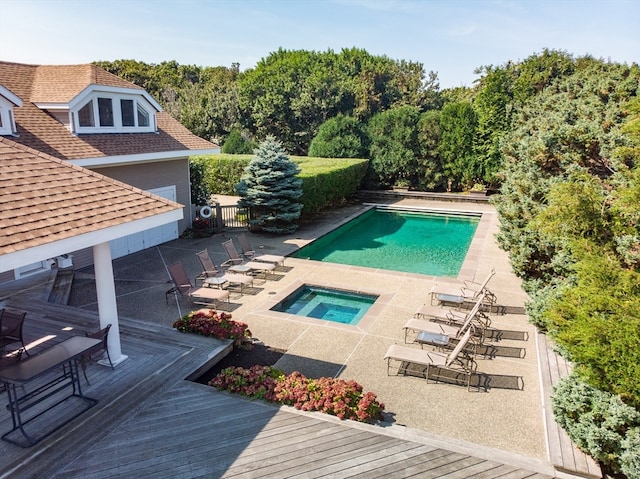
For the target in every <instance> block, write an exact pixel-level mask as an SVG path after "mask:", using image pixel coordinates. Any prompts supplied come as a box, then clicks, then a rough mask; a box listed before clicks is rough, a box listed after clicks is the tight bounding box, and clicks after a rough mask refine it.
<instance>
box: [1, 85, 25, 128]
mask: <svg viewBox="0 0 640 479" xmlns="http://www.w3.org/2000/svg"><path fill="white" fill-rule="evenodd" d="M14 106H22V100H21V99H20V98H19V97H18V96H16V95H14V94H13V93H11V91H9V90H7V89H6V88H5V87H3V86H2V85H0V135H3V136H4V135H15V134H16V133H17V130H16V122H15V120H14V118H13V107H14Z"/></svg>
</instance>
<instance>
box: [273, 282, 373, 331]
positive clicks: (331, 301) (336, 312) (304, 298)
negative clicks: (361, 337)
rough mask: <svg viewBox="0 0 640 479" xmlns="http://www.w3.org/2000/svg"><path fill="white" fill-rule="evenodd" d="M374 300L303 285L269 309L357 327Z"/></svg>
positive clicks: (355, 294)
mask: <svg viewBox="0 0 640 479" xmlns="http://www.w3.org/2000/svg"><path fill="white" fill-rule="evenodd" d="M377 298H378V297H377V296H374V295H369V294H361V293H353V292H351V291H344V290H339V289H328V288H321V287H318V286H309V285H305V286H302V287H300V288H298V289H297V290H296V291H294V292H293V293H291V294H290V295H289V296H287V297H286V298H285V299H284V301H282V302H281V303H279V304H278V305H276V306H275V307H273V308H271V309H272V310H273V311H280V312H282V313H290V314H297V315H299V316H306V317H307V318H316V319H324V320H325V321H333V322H336V323H343V324H352V325H353V324H358V321H360V319H361V318H362V317H363V316H364V315H365V313H366V312H367V310H368V309H369V307H371V305H372V304H373V303H374V302H375V301H376V299H377Z"/></svg>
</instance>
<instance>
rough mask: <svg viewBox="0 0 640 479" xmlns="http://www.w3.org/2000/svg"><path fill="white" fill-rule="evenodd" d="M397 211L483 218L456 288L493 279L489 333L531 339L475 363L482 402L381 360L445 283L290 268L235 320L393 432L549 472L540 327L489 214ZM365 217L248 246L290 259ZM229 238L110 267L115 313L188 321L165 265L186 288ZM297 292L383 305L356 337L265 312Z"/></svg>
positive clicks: (474, 207)
mask: <svg viewBox="0 0 640 479" xmlns="http://www.w3.org/2000/svg"><path fill="white" fill-rule="evenodd" d="M381 203H382V202H381ZM385 203H388V202H385ZM393 204H394V205H398V206H406V207H417V208H429V209H434V210H442V211H446V210H458V211H459V210H463V211H474V212H479V213H482V219H481V222H480V224H479V226H478V229H477V231H476V234H475V236H474V239H473V241H472V244H471V247H470V250H469V253H468V254H467V258H466V260H465V263H464V264H463V267H462V269H461V271H460V275H459V279H468V280H476V281H482V280H483V279H484V278H485V277H486V276H487V274H489V272H490V270H491V269H492V268H495V270H496V274H495V276H494V277H493V278H492V280H491V282H490V287H491V290H492V291H493V292H494V293H495V294H496V295H497V298H498V303H499V304H501V305H503V306H506V307H507V311H508V313H507V314H504V315H496V314H492V315H491V318H492V327H494V328H498V329H503V330H509V331H518V332H523V333H526V334H524V335H523V336H526V337H527V339H526V340H513V339H504V340H502V341H500V342H499V343H495V345H498V346H500V347H502V348H504V349H505V350H518V351H521V352H522V354H524V357H503V356H498V357H496V358H494V359H483V358H482V357H479V358H478V371H479V372H482V373H486V374H488V375H490V377H491V378H492V381H493V383H494V385H495V387H490V388H489V389H488V392H485V391H484V390H480V391H474V390H472V391H471V392H469V391H467V389H466V388H465V387H461V386H455V385H448V384H442V383H438V384H436V383H433V382H429V383H427V382H426V381H425V380H424V379H419V378H414V377H403V376H393V375H392V376H388V375H387V364H386V361H385V360H384V359H383V358H384V355H385V352H386V351H387V349H388V347H389V346H390V345H392V344H404V331H403V325H404V323H405V322H406V321H407V319H409V318H410V317H411V316H412V315H413V313H414V312H415V311H416V310H417V309H418V308H419V307H420V306H421V305H423V304H424V303H426V302H428V301H429V298H428V291H429V290H430V289H431V288H432V287H433V286H434V285H436V284H444V283H451V282H452V281H453V280H451V279H446V278H438V277H431V276H425V275H417V274H410V273H398V272H392V271H383V270H375V269H369V268H361V267H353V266H344V265H336V264H328V263H322V262H317V261H308V260H302V259H295V258H287V259H286V262H285V264H286V266H287V267H289V268H290V271H288V272H286V273H282V274H280V275H279V277H278V280H276V281H267V282H265V283H264V284H261V285H260V286H259V289H260V291H259V292H258V293H257V294H255V295H252V294H247V295H244V296H242V297H240V298H236V299H233V302H234V303H235V305H234V308H235V309H233V311H232V314H233V318H234V319H237V320H240V321H243V322H246V323H247V324H248V325H249V327H250V329H251V331H252V333H253V336H254V337H255V338H257V339H258V340H260V341H262V342H263V343H265V344H266V345H268V346H271V347H274V348H278V349H284V350H286V351H287V353H286V354H285V355H284V356H283V357H282V358H281V359H280V360H279V361H278V363H276V365H275V366H276V367H278V368H281V369H283V370H285V371H287V372H290V371H294V370H299V371H301V372H302V373H303V374H305V375H307V376H310V377H316V376H338V377H341V378H344V379H354V380H356V381H357V382H359V383H360V384H362V385H363V387H364V388H365V390H370V391H373V392H374V393H375V394H377V396H378V399H379V400H380V401H381V402H384V404H385V406H386V412H387V417H388V419H389V421H390V423H391V424H393V425H395V426H406V427H407V428H412V429H417V430H420V431H425V432H427V433H431V434H435V435H440V436H443V437H448V438H453V439H455V440H460V441H465V442H468V443H470V444H478V445H482V446H487V447H489V448H496V449H501V450H504V451H509V452H512V453H516V454H520V455H523V456H527V457H531V458H535V459H539V460H542V461H546V460H547V456H548V454H547V447H546V439H545V438H546V434H545V426H544V420H543V405H542V393H541V388H540V380H539V375H538V361H537V354H536V345H535V328H534V327H533V326H532V325H530V324H529V323H528V321H527V317H526V315H524V314H523V306H524V303H525V301H526V300H527V296H526V294H525V293H524V292H523V291H522V289H521V287H520V280H519V279H518V278H517V277H516V276H515V275H514V274H513V273H512V272H511V266H510V264H509V259H508V255H507V253H505V252H504V251H502V250H501V249H500V248H499V247H498V245H497V243H496V241H495V234H496V233H497V232H498V215H497V213H496V212H495V209H494V208H493V207H492V206H490V205H487V204H478V203H469V204H466V203H465V204H460V203H449V202H439V201H426V200H400V201H394V202H393ZM365 208H366V206H364V205H362V204H358V205H350V206H347V207H344V208H341V209H339V210H338V211H337V212H331V213H330V214H327V215H325V216H323V217H322V218H319V219H317V220H315V221H313V222H311V223H309V224H303V225H301V227H300V228H299V230H298V231H296V232H295V233H294V234H292V235H288V236H286V235H285V236H267V235H252V234H250V235H249V239H250V241H251V243H252V244H253V246H254V247H255V248H257V249H259V250H261V251H264V252H265V253H271V254H283V255H287V254H290V253H292V252H293V251H295V250H296V249H298V248H299V247H300V246H302V245H304V244H306V243H308V242H309V241H312V240H313V239H315V238H317V237H319V236H321V235H322V234H324V233H326V232H327V231H329V230H331V229H333V228H335V226H336V224H339V223H342V222H344V221H347V220H348V219H349V218H351V217H352V216H353V215H357V214H359V213H360V212H361V211H362V210H363V209H365ZM235 234H236V233H234V232H233V231H228V232H226V233H224V234H221V235H215V236H212V237H210V238H200V239H190V240H189V239H179V240H176V241H172V242H170V243H166V244H163V245H161V246H159V247H156V248H151V249H149V250H145V251H142V252H139V253H135V254H134V255H130V256H129V257H127V258H121V259H118V260H115V261H114V275H115V279H116V283H117V284H116V286H117V294H118V311H119V314H120V315H121V316H124V317H129V318H134V319H139V320H143V321H150V322H155V323H158V322H160V323H162V324H166V325H171V324H172V322H173V321H174V320H175V319H177V318H178V317H180V316H181V315H183V314H186V313H187V312H188V311H189V307H188V304H187V301H186V300H185V299H176V298H171V297H170V298H169V304H166V303H165V300H164V296H165V295H164V293H165V291H166V290H167V289H168V287H169V286H168V283H167V281H168V280H169V276H168V274H167V271H166V266H167V265H169V264H171V263H173V262H174V261H177V260H181V261H182V262H183V264H184V265H185V268H186V269H187V271H188V273H189V275H190V277H192V278H193V277H195V276H196V275H197V274H198V273H199V272H200V267H199V264H198V262H197V258H196V256H195V253H196V252H198V251H200V250H202V249H204V248H207V249H208V250H209V252H210V254H211V256H212V258H213V260H214V262H215V263H216V264H220V263H221V262H222V261H224V260H226V259H227V257H226V254H225V253H224V251H223V249H222V247H221V243H222V241H225V240H226V239H228V238H230V237H234V236H235ZM83 275H84V276H85V277H86V282H85V283H90V282H91V274H90V271H89V272H83V271H79V272H77V275H76V283H77V284H78V287H77V288H76V287H75V286H74V292H73V295H72V304H74V305H75V306H80V307H83V308H86V309H90V310H95V309H97V306H96V304H95V301H94V300H93V299H92V295H91V292H90V291H87V290H86V289H84V288H83V287H82V285H83ZM300 283H311V284H320V285H324V284H326V285H330V286H334V287H338V288H345V289H362V290H364V291H372V292H377V293H379V294H381V295H382V298H381V300H379V301H378V302H377V303H376V305H374V307H373V308H372V309H373V310H374V313H375V315H374V316H373V317H372V319H370V320H369V321H365V322H364V323H363V324H361V325H358V326H356V327H354V326H346V325H340V324H336V323H330V324H329V323H328V322H323V321H317V320H312V319H308V318H303V317H299V316H292V315H286V314H282V313H276V312H273V311H270V310H269V308H270V305H271V304H272V303H273V301H274V298H277V297H279V296H280V295H282V294H283V293H284V292H286V291H288V290H290V289H291V287H292V285H294V284H300ZM89 290H90V288H89ZM409 346H410V347H419V346H417V345H409ZM125 354H126V351H125ZM500 385H502V387H500ZM520 385H523V386H522V387H521V386H520ZM510 387H516V388H517V389H509V388H510Z"/></svg>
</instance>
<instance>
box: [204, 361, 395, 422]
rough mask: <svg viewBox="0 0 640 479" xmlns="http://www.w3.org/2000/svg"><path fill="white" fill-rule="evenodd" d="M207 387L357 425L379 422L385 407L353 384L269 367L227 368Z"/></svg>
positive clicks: (369, 393) (372, 394) (370, 394)
mask: <svg viewBox="0 0 640 479" xmlns="http://www.w3.org/2000/svg"><path fill="white" fill-rule="evenodd" d="M209 385H210V386H215V387H217V388H219V389H225V390H227V391H230V392H233V393H237V394H242V395H244V396H247V397H250V398H256V399H265V400H267V401H271V402H276V403H280V404H286V405H289V406H293V407H295V408H296V409H300V410H303V411H319V412H323V413H326V414H331V415H333V416H337V417H339V418H340V419H352V420H354V421H360V422H373V421H375V420H379V419H382V411H384V404H383V403H380V402H378V401H377V398H376V395H375V394H374V393H372V392H366V393H363V388H362V386H361V385H360V384H358V383H357V382H355V381H345V380H343V379H333V378H319V379H309V378H307V377H305V376H304V375H302V374H300V373H299V372H297V371H296V372H293V373H291V374H288V375H285V374H284V373H283V372H282V371H280V370H278V369H275V368H272V367H271V366H253V367H251V368H249V369H244V368H227V369H224V370H223V371H222V372H220V374H218V375H217V376H216V377H215V378H213V379H212V380H211V381H209Z"/></svg>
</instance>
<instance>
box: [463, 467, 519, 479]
mask: <svg viewBox="0 0 640 479" xmlns="http://www.w3.org/2000/svg"><path fill="white" fill-rule="evenodd" d="M514 470H515V467H513V466H507V465H506V464H497V465H496V464H494V466H493V467H491V468H490V469H487V470H486V471H482V472H476V473H471V474H469V475H468V476H467V477H468V479H493V478H496V477H502V476H503V475H504V474H508V473H510V472H512V471H514Z"/></svg>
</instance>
